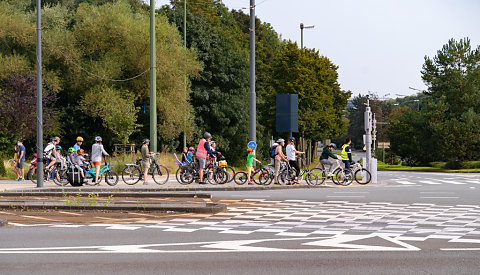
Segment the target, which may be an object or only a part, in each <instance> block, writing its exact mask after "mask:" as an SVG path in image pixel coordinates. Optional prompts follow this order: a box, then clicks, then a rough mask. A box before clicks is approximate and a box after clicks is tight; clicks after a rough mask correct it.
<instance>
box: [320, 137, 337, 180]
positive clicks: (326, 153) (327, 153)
mask: <svg viewBox="0 0 480 275" xmlns="http://www.w3.org/2000/svg"><path fill="white" fill-rule="evenodd" d="M335 149H337V145H336V144H335V143H330V145H328V146H326V147H325V148H323V151H322V154H321V155H320V163H322V164H323V165H328V166H329V169H328V175H327V177H333V174H332V170H333V163H332V162H331V161H330V160H328V158H329V157H330V158H332V159H338V157H337V156H335V154H333V153H332V151H333V150H335Z"/></svg>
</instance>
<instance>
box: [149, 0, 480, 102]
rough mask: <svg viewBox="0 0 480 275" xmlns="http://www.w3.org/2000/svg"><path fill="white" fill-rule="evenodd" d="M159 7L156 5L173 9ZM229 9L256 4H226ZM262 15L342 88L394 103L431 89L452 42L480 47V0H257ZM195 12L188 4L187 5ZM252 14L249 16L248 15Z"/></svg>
mask: <svg viewBox="0 0 480 275" xmlns="http://www.w3.org/2000/svg"><path fill="white" fill-rule="evenodd" d="M168 3H169V1H167V0H157V1H156V6H161V5H164V4H168ZM223 3H224V4H225V5H226V6H227V7H228V8H230V9H240V8H245V7H247V6H248V5H249V4H250V0H223ZM256 4H257V5H256V10H255V11H256V16H257V17H258V18H260V20H261V21H262V22H268V23H270V24H271V25H272V27H273V28H274V29H275V31H277V32H278V33H279V34H280V35H281V37H282V38H283V39H287V40H292V41H296V42H298V44H299V45H300V23H304V24H305V25H315V27H314V28H313V29H304V33H303V38H304V39H303V42H304V47H308V48H315V49H317V50H318V51H319V52H320V54H321V55H323V56H326V57H328V58H329V59H330V61H332V62H333V63H334V64H335V65H337V66H338V67H339V68H338V73H339V79H338V82H339V83H340V86H341V88H342V89H343V90H350V91H352V93H353V95H358V94H363V95H365V94H367V93H368V92H372V93H376V94H378V95H379V96H380V97H384V96H386V97H389V98H395V97H398V95H412V94H415V93H417V91H414V90H411V89H409V87H413V88H416V89H419V90H424V89H426V88H427V87H426V86H425V84H424V83H423V81H422V78H421V69H422V65H423V63H424V57H425V56H429V57H434V56H435V55H436V53H437V51H438V50H440V49H441V48H442V46H443V45H444V44H446V43H447V42H448V40H449V39H451V38H454V39H456V40H459V39H461V38H465V37H468V38H470V41H471V45H472V46H473V47H478V46H479V45H480V0H256ZM187 8H188V0H187ZM244 12H245V13H249V10H248V9H245V10H244Z"/></svg>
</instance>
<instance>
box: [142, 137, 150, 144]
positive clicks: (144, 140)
mask: <svg viewBox="0 0 480 275" xmlns="http://www.w3.org/2000/svg"><path fill="white" fill-rule="evenodd" d="M147 142H150V140H149V139H148V138H144V139H143V141H142V143H143V144H145V143H147Z"/></svg>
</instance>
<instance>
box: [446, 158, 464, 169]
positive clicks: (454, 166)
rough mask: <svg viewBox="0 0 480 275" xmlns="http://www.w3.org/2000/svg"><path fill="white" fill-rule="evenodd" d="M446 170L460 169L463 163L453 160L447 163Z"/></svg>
mask: <svg viewBox="0 0 480 275" xmlns="http://www.w3.org/2000/svg"><path fill="white" fill-rule="evenodd" d="M445 168H446V169H454V170H456V169H460V168H462V163H461V162H460V161H458V160H451V161H449V162H447V164H445Z"/></svg>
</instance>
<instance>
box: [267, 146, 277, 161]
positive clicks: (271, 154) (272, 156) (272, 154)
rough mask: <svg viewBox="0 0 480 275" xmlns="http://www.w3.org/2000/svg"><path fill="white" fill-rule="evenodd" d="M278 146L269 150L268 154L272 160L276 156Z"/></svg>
mask: <svg viewBox="0 0 480 275" xmlns="http://www.w3.org/2000/svg"><path fill="white" fill-rule="evenodd" d="M277 146H278V145H275V144H274V145H272V147H270V149H269V150H268V154H269V155H270V157H271V158H274V157H275V156H276V154H275V149H277Z"/></svg>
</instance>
